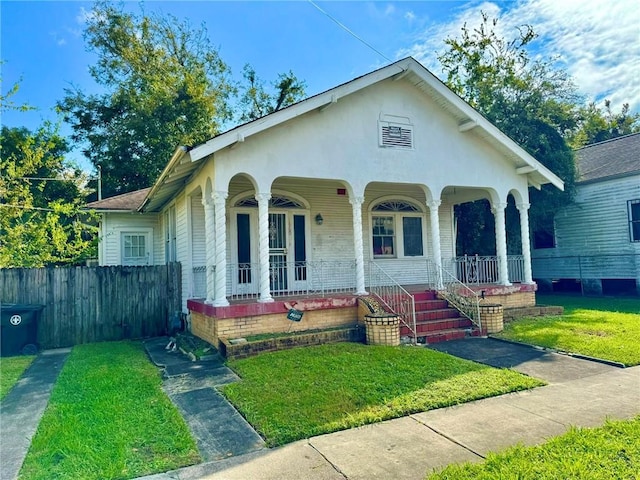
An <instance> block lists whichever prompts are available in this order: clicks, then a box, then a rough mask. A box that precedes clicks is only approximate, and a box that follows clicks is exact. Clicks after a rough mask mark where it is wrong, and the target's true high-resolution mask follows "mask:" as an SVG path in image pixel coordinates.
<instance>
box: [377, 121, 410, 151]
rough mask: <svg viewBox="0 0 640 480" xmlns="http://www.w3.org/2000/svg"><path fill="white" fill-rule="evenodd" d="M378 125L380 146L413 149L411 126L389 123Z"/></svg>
mask: <svg viewBox="0 0 640 480" xmlns="http://www.w3.org/2000/svg"><path fill="white" fill-rule="evenodd" d="M379 123H380V146H381V147H391V148H413V126H412V125H407V124H398V123H391V122H382V121H381V122H379Z"/></svg>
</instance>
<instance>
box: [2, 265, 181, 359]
mask: <svg viewBox="0 0 640 480" xmlns="http://www.w3.org/2000/svg"><path fill="white" fill-rule="evenodd" d="M180 272H181V268H180V264H178V263H171V264H169V265H163V266H151V267H67V268H15V269H0V292H1V294H0V295H1V296H0V301H1V302H2V303H18V304H41V305H44V306H45V308H44V309H43V311H42V314H41V316H40V321H39V323H38V343H39V346H40V347H41V348H60V347H69V346H72V345H77V344H81V343H91V342H102V341H111V340H122V339H125V338H143V337H152V336H158V335H164V334H165V333H166V330H167V321H168V319H169V316H170V315H171V314H172V313H173V312H176V311H180V307H181V289H180Z"/></svg>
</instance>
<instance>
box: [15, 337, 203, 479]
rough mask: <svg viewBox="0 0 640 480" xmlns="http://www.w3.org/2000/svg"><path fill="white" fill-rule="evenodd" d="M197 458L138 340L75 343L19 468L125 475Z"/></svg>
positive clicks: (33, 475) (39, 473)
mask: <svg viewBox="0 0 640 480" xmlns="http://www.w3.org/2000/svg"><path fill="white" fill-rule="evenodd" d="M199 460H200V457H199V454H198V450H197V448H196V445H195V442H194V440H193V438H192V437H191V435H190V433H189V431H188V428H187V426H186V424H185V423H184V421H183V419H182V417H181V416H180V414H179V412H178V411H177V410H176V408H175V407H174V406H173V405H172V403H171V401H170V400H169V398H168V397H167V396H166V395H165V394H164V393H163V391H162V390H161V378H160V373H159V371H158V369H157V368H156V367H155V366H153V365H152V364H151V363H150V362H149V359H148V358H147V356H146V355H145V353H144V350H143V348H142V345H141V344H140V343H139V342H110V343H96V344H90V345H79V346H76V347H74V349H73V351H72V352H71V354H70V355H69V358H68V360H67V362H66V364H65V366H64V368H63V369H62V371H61V373H60V376H59V377H58V381H57V382H56V385H55V386H54V389H53V392H52V394H51V398H50V400H49V405H48V406H47V409H46V410H45V413H44V416H43V418H42V421H41V422H40V425H39V427H38V430H37V432H36V435H35V437H34V439H33V442H32V444H31V448H30V450H29V453H28V454H27V457H26V459H25V462H24V464H23V466H22V470H21V472H20V478H21V479H22V480H29V479H43V480H44V479H52V478H56V479H78V478H82V479H85V480H89V479H107V478H108V479H126V478H133V477H138V476H142V475H146V474H150V473H157V472H163V471H166V470H171V469H174V468H178V467H181V466H185V465H190V464H193V463H196V462H198V461H199Z"/></svg>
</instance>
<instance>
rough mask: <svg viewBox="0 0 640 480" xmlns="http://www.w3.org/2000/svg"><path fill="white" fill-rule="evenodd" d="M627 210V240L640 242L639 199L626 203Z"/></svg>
mask: <svg viewBox="0 0 640 480" xmlns="http://www.w3.org/2000/svg"><path fill="white" fill-rule="evenodd" d="M627 207H628V210H629V238H630V240H631V241H632V242H640V199H638V200H629V201H628V202H627Z"/></svg>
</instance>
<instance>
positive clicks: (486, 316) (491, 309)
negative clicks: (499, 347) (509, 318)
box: [480, 303, 504, 333]
mask: <svg viewBox="0 0 640 480" xmlns="http://www.w3.org/2000/svg"><path fill="white" fill-rule="evenodd" d="M480 319H481V321H482V329H483V330H484V331H485V332H486V333H498V332H501V331H502V330H503V329H504V316H503V310H502V305H499V304H497V303H485V304H483V305H480Z"/></svg>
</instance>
